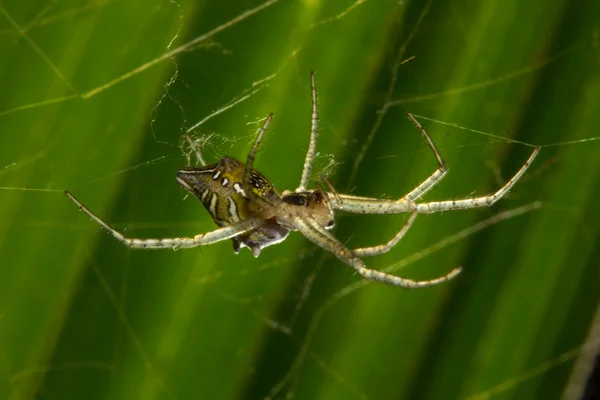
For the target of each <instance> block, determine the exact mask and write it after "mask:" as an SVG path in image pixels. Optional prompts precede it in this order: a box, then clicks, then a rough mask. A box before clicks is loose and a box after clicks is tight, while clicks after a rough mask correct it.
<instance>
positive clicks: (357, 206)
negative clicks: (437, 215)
mask: <svg viewBox="0 0 600 400" xmlns="http://www.w3.org/2000/svg"><path fill="white" fill-rule="evenodd" d="M327 197H328V198H329V201H330V203H331V206H332V208H333V209H334V210H340V211H346V212H349V213H354V214H400V213H404V212H411V211H413V210H414V209H416V208H417V205H416V203H415V202H414V201H410V200H404V199H400V200H383V199H376V198H374V197H361V196H352V195H348V194H342V193H338V194H337V195H336V194H334V193H330V192H327Z"/></svg>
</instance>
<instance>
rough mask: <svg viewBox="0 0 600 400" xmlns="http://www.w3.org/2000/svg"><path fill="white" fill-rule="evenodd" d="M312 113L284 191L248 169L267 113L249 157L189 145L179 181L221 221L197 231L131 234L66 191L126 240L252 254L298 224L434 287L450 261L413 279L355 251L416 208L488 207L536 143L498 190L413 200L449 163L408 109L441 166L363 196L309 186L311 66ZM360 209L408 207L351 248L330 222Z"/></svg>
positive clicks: (405, 282) (390, 278) (412, 284)
mask: <svg viewBox="0 0 600 400" xmlns="http://www.w3.org/2000/svg"><path fill="white" fill-rule="evenodd" d="M311 89H312V90H311V92H312V119H311V131H310V142H309V147H308V151H307V153H306V157H305V161H304V167H303V169H302V176H301V178H300V184H299V186H298V188H296V190H294V191H289V190H286V191H284V192H283V193H282V194H279V193H278V192H277V190H276V189H275V187H274V186H273V184H272V183H271V182H270V181H269V180H268V179H266V178H265V177H264V176H263V175H262V174H261V173H260V172H258V171H256V170H255V169H254V168H253V165H254V157H255V155H256V152H257V150H258V147H259V145H260V143H261V141H262V138H263V136H264V134H265V132H266V130H267V128H268V126H269V124H270V123H271V121H272V119H273V114H269V116H268V117H267V119H266V120H265V122H264V124H263V126H262V128H261V129H260V130H259V132H258V135H257V137H256V140H255V141H254V145H253V146H252V149H251V150H250V153H249V154H248V157H247V159H246V164H243V163H242V162H240V161H238V160H236V159H235V158H232V157H228V156H225V157H223V158H221V160H220V161H219V162H218V163H216V164H212V165H206V164H205V163H204V158H203V156H202V154H201V152H200V149H198V148H194V149H193V150H194V151H195V152H196V156H197V159H198V160H199V161H200V162H201V163H202V166H200V167H185V168H183V169H181V170H179V171H178V172H177V182H178V183H179V184H180V185H181V186H183V188H185V189H186V190H187V191H189V192H190V193H192V194H193V195H195V196H196V197H197V198H198V199H199V200H200V201H201V202H202V204H203V205H204V207H205V208H206V210H207V211H208V213H209V214H210V216H211V217H212V218H213V220H214V221H215V223H216V224H217V225H218V226H219V228H217V229H215V230H213V231H211V232H207V233H203V234H198V235H196V236H194V237H179V238H164V239H137V238H134V239H131V238H127V237H125V236H124V235H123V234H121V233H120V232H118V231H116V230H115V229H113V228H112V227H111V226H110V225H108V224H107V223H105V222H104V221H102V220H101V219H100V218H98V217H97V216H96V215H95V214H94V213H92V212H91V211H90V210H89V209H88V208H87V207H85V206H84V205H83V204H82V203H81V202H79V201H78V200H77V199H76V198H75V197H74V196H73V195H72V194H71V193H69V192H66V191H65V194H66V195H67V197H69V199H71V200H72V201H73V202H74V203H75V204H76V205H77V206H78V207H79V209H80V210H82V211H84V212H85V213H86V214H87V215H88V216H89V217H90V218H92V219H93V220H94V221H96V222H97V223H98V224H100V225H101V226H102V227H103V228H104V229H106V230H107V231H108V232H109V233H111V234H112V235H113V236H114V237H115V238H116V239H118V240H119V241H121V242H122V243H123V244H125V245H126V246H128V247H132V248H142V249H164V248H170V249H175V250H176V249H179V248H191V247H196V246H202V245H209V244H213V243H216V242H220V241H223V240H227V239H232V241H233V250H234V252H235V253H238V252H239V250H240V248H242V247H248V248H249V249H250V250H251V251H252V253H253V254H254V256H255V257H258V256H259V254H260V252H261V250H262V249H263V248H265V247H267V246H270V245H273V244H277V243H280V242H281V241H283V240H285V238H286V237H287V236H288V234H289V233H290V232H291V231H299V232H300V233H302V234H303V235H304V236H305V237H306V238H307V239H308V240H310V241H311V242H313V243H314V244H316V245H317V246H319V247H321V248H323V249H324V250H327V251H329V252H331V253H332V254H333V255H335V256H336V257H337V258H338V259H340V260H341V261H343V262H344V263H346V264H348V265H349V266H351V267H353V268H354V269H355V270H356V271H357V272H358V273H359V274H361V275H362V276H363V277H364V278H366V279H370V280H374V281H378V282H383V283H386V284H388V285H392V286H400V287H405V288H417V287H425V286H433V285H437V284H439V283H442V282H445V281H447V280H449V279H452V278H453V277H455V276H456V275H457V274H458V273H459V272H460V268H455V269H454V270H452V271H450V272H449V273H447V274H446V275H443V276H440V277H438V278H436V279H431V280H425V281H414V280H411V279H406V278H401V277H399V276H395V275H391V274H388V273H386V272H382V271H379V270H373V269H369V268H367V267H366V266H365V264H364V262H363V261H362V260H361V259H360V257H369V256H375V255H379V254H383V253H386V252H387V251H389V250H390V249H391V248H392V247H394V246H395V245H396V244H397V243H398V242H399V241H400V239H402V237H403V236H404V234H405V233H406V231H408V229H409V228H410V227H411V225H412V223H413V222H414V220H415V218H416V216H417V214H427V213H434V212H440V211H451V210H464V209H470V208H478V207H487V206H491V205H492V204H494V203H495V202H496V201H498V200H499V199H500V198H502V196H504V195H505V194H506V193H507V192H508V191H509V190H510V189H511V188H512V186H513V185H514V184H515V183H516V182H517V181H518V180H519V179H520V178H521V177H522V176H523V174H524V173H525V171H526V170H527V168H528V167H529V165H530V164H531V163H532V162H533V160H534V159H535V157H536V156H537V154H538V153H539V150H540V148H539V147H537V148H535V149H534V151H533V153H532V154H531V155H530V156H529V159H528V160H527V161H526V162H525V164H523V166H522V167H521V169H520V170H519V171H517V173H516V174H515V175H514V176H513V177H512V178H511V179H510V180H509V181H508V182H507V183H506V184H505V185H504V186H503V187H501V188H500V189H499V190H498V191H497V192H495V193H493V194H490V195H487V196H483V197H476V198H472V199H463V200H446V201H432V202H425V203H417V200H419V199H420V198H421V197H422V196H423V195H424V194H425V193H427V192H428V191H429V190H430V189H431V188H432V187H433V186H434V185H435V184H437V183H438V182H439V181H440V180H442V178H443V177H444V176H445V175H446V172H447V168H446V164H445V163H444V161H443V159H442V157H441V155H440V153H439V152H438V150H437V148H436V147H435V145H434V143H433V141H432V140H431V138H430V137H429V135H428V134H427V132H426V131H425V129H424V128H423V127H422V126H421V124H419V122H418V121H417V120H416V119H415V118H414V116H413V115H411V114H407V116H408V118H409V119H410V120H411V121H412V123H413V124H414V125H415V126H416V128H417V129H418V130H419V132H420V133H421V135H422V136H423V138H424V139H425V141H426V142H427V145H428V146H429V148H430V150H431V151H432V153H433V154H434V156H435V158H436V159H437V163H438V168H437V169H436V170H435V171H434V172H433V173H432V174H431V175H430V176H429V177H428V178H427V179H426V180H425V181H423V182H422V183H421V184H419V185H418V186H417V187H416V188H415V189H413V190H412V191H410V192H409V193H408V194H406V195H405V196H404V197H402V198H400V199H398V200H382V199H377V198H371V197H360V196H353V195H347V194H341V193H337V192H334V191H333V189H332V192H327V191H325V190H322V189H314V190H311V189H308V188H307V187H308V182H309V178H310V173H311V170H312V166H313V163H314V159H315V154H316V145H317V132H318V119H319V118H318V105H317V90H316V84H315V74H314V71H313V72H311ZM336 210H340V211H346V212H350V213H357V214H399V213H411V214H410V216H409V218H408V220H407V222H406V223H405V224H404V226H403V227H402V228H401V229H400V231H399V232H398V233H397V234H396V235H395V236H394V237H393V238H392V239H391V240H390V241H388V242H387V243H385V244H381V245H376V246H371V247H363V248H358V249H349V248H347V247H346V246H345V245H344V244H343V243H341V242H340V241H339V240H338V239H337V238H336V237H335V236H333V235H332V234H331V233H330V232H329V230H330V229H332V228H333V227H334V225H335V218H334V217H335V211H336Z"/></svg>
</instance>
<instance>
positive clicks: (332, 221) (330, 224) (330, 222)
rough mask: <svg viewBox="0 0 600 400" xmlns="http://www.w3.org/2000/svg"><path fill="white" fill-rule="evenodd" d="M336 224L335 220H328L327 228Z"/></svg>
mask: <svg viewBox="0 0 600 400" xmlns="http://www.w3.org/2000/svg"><path fill="white" fill-rule="evenodd" d="M334 226H335V220H334V219H331V220H329V222H327V224H325V229H331V228H333V227H334Z"/></svg>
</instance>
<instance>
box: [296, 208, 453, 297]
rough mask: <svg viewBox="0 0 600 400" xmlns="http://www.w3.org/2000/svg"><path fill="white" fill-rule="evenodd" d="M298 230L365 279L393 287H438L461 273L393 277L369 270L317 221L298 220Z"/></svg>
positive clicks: (352, 252)
mask: <svg viewBox="0 0 600 400" xmlns="http://www.w3.org/2000/svg"><path fill="white" fill-rule="evenodd" d="M296 223H297V228H298V230H299V231H300V232H301V233H302V234H303V235H304V236H305V237H306V238H307V239H308V240H310V241H311V242H313V243H315V244H316V245H318V246H320V247H322V248H324V249H325V250H327V251H329V252H331V253H333V255H335V256H336V257H337V258H339V259H340V260H341V261H343V262H344V263H346V264H348V265H350V266H351V267H352V268H354V269H355V270H356V271H357V272H358V273H359V274H361V275H362V276H363V277H364V278H366V279H369V280H372V281H377V282H382V283H385V284H387V285H391V286H399V287H404V288H409V289H414V288H422V287H427V286H434V285H438V284H440V283H442V282H445V281H447V280H450V279H452V278H454V277H455V276H456V275H458V274H459V273H460V268H455V269H453V270H452V271H450V272H449V273H448V274H446V275H444V276H441V277H439V278H436V279H432V280H426V281H414V280H412V279H406V278H401V277H399V276H395V275H391V274H388V273H386V272H382V271H377V270H374V269H369V268H367V267H366V266H365V264H364V263H363V262H362V261H361V259H360V258H358V257H357V255H356V254H355V252H354V251H352V250H350V249H348V248H346V246H344V245H343V244H342V243H340V241H339V240H337V239H336V238H335V237H334V236H333V235H332V234H330V233H329V232H328V231H326V230H325V229H324V228H323V227H322V226H321V225H319V224H318V223H317V222H316V221H314V220H311V219H298V220H297V221H296Z"/></svg>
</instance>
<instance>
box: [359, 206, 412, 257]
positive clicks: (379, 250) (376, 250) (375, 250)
mask: <svg viewBox="0 0 600 400" xmlns="http://www.w3.org/2000/svg"><path fill="white" fill-rule="evenodd" d="M417 214H418V212H417V211H416V210H415V211H413V212H412V214H410V217H408V220H407V221H406V223H405V224H404V226H403V227H402V229H400V231H399V232H398V233H397V234H396V236H394V237H393V238H392V240H390V241H389V242H387V243H385V244H380V245H378V246H371V247H361V248H359V249H353V250H352V252H353V253H354V255H356V256H357V257H371V256H377V255H380V254H383V253H387V252H388V251H390V250H391V249H392V247H394V246H395V245H396V244H397V243H398V242H399V241H400V240H402V238H403V237H404V235H405V234H406V232H407V231H408V230H409V229H410V227H411V226H412V223H413V222H414V221H415V218H416V217H417Z"/></svg>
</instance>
